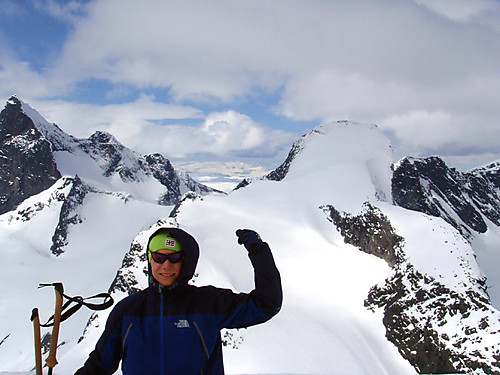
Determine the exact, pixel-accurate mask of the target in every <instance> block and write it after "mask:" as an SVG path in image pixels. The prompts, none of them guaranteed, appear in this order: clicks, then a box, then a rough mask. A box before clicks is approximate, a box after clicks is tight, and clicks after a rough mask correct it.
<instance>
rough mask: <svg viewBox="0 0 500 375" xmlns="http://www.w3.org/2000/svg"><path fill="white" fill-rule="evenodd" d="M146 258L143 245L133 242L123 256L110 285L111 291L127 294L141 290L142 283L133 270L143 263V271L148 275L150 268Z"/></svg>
mask: <svg viewBox="0 0 500 375" xmlns="http://www.w3.org/2000/svg"><path fill="white" fill-rule="evenodd" d="M146 264H147V259H146V251H145V250H144V249H143V248H142V246H141V245H140V244H139V243H137V242H133V243H132V245H131V246H130V250H129V252H128V253H127V254H125V257H124V258H123V261H122V265H121V267H120V269H119V270H118V272H117V273H116V276H115V279H114V280H113V283H112V284H111V286H110V287H109V290H108V292H109V293H119V292H123V293H126V294H127V295H131V294H134V293H136V292H138V291H140V290H141V289H142V288H141V287H140V283H139V281H138V280H137V278H136V277H135V274H134V272H133V269H134V267H136V266H138V265H142V267H143V272H144V274H145V276H146V277H147V274H148V269H147V266H145V265H146Z"/></svg>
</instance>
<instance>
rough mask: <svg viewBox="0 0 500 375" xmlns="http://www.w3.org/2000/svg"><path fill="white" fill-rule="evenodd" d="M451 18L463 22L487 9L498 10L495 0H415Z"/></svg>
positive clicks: (499, 7) (499, 5) (498, 5)
mask: <svg viewBox="0 0 500 375" xmlns="http://www.w3.org/2000/svg"><path fill="white" fill-rule="evenodd" d="M415 1H416V2H417V4H422V5H424V6H426V7H428V8H429V9H432V10H433V11H435V12H437V13H439V14H442V15H444V16H446V17H448V18H449V19H451V20H454V21H459V22H464V21H468V20H470V19H471V18H473V17H475V16H478V15H481V14H483V13H485V12H488V11H498V10H500V4H499V3H498V1H497V0H415Z"/></svg>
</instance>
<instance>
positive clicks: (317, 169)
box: [0, 98, 500, 375]
mask: <svg viewBox="0 0 500 375" xmlns="http://www.w3.org/2000/svg"><path fill="white" fill-rule="evenodd" d="M10 106H16V108H11V107H10ZM7 109H8V110H9V111H13V110H14V109H16V110H17V111H18V117H17V118H22V116H21V113H24V114H25V115H26V116H27V117H29V118H30V119H32V120H33V123H34V124H37V125H36V129H38V131H39V133H40V134H41V137H40V136H38V135H37V137H36V139H37V140H38V141H37V142H33V145H31V146H32V147H27V146H28V145H30V142H25V143H23V144H24V147H25V148H24V149H23V150H26V155H24V153H23V152H22V151H19V154H23V157H28V156H29V155H28V153H29V150H32V149H35V145H36V146H37V147H36V150H39V149H42V148H43V147H44V146H41V145H39V144H41V143H43V141H45V142H48V144H49V145H50V150H51V154H52V155H53V160H50V157H49V158H48V159H47V165H45V164H43V163H40V164H41V165H44V167H45V168H46V169H47V171H52V172H53V173H52V172H47V173H46V174H45V173H43V172H41V171H43V168H39V169H37V171H38V174H36V173H33V177H32V179H31V180H37V181H38V180H40V181H41V182H40V183H39V184H37V186H40V187H39V188H38V192H37V191H36V190H32V191H31V192H30V193H29V194H27V193H25V195H23V196H21V197H18V196H17V195H16V194H15V190H14V189H11V190H8V189H6V190H5V191H7V192H8V193H9V192H10V193H9V194H10V195H9V196H8V198H9V200H8V199H5V200H2V201H1V203H2V204H3V203H4V202H9V201H14V199H17V200H18V203H16V204H14V206H13V207H15V208H8V209H5V211H4V213H3V214H2V215H0V259H1V263H0V264H1V265H2V266H1V267H2V268H1V270H0V271H1V272H0V288H1V290H0V293H1V294H0V295H1V296H2V297H1V302H0V322H1V323H0V372H1V371H29V370H30V369H31V368H32V367H33V366H34V360H33V349H32V347H33V334H32V332H31V331H32V328H31V322H30V321H29V317H30V315H31V309H32V308H33V307H38V308H39V309H40V312H41V315H42V320H43V318H47V317H48V316H50V315H51V313H52V311H53V304H54V302H53V292H51V291H50V290H48V288H46V289H47V290H46V289H41V290H37V286H38V284H39V283H40V282H52V281H62V282H63V283H64V286H65V290H66V291H67V293H68V294H71V295H75V294H76V295H83V296H87V295H92V294H96V293H98V292H102V291H107V290H109V291H110V292H111V293H112V295H113V297H114V299H115V300H119V299H120V298H123V297H124V296H126V295H127V294H130V293H133V292H134V291H135V290H137V289H138V288H143V287H145V286H146V285H147V280H146V275H145V273H144V271H145V267H146V263H145V257H144V255H145V253H144V246H145V242H146V240H147V238H148V235H149V233H151V231H153V230H154V229H155V228H156V226H157V225H161V224H162V223H165V222H168V223H170V224H171V225H178V226H180V227H182V228H183V229H185V230H187V231H188V232H190V233H192V234H193V235H194V237H195V238H197V240H198V242H199V243H200V247H201V256H200V261H199V264H198V268H197V271H196V277H195V279H194V280H193V282H194V283H195V284H196V285H205V284H213V285H217V286H221V287H228V288H232V289H234V290H238V291H248V290H251V288H252V287H253V276H252V269H251V266H250V263H249V261H248V258H247V256H246V254H245V251H244V250H242V248H241V246H238V245H237V243H236V237H235V234H234V232H235V230H236V229H238V228H253V229H255V230H257V231H258V232H259V233H260V234H261V236H262V238H264V239H265V240H266V241H267V242H268V243H269V244H270V246H271V248H272V250H273V254H274V255H275V258H276V263H277V265H278V268H279V269H280V272H281V275H282V281H283V289H284V305H283V309H282V311H281V312H280V313H279V314H278V315H277V316H276V317H275V318H273V319H272V320H271V321H269V322H267V323H266V324H263V325H261V326H256V327H252V328H249V329H245V330H232V331H227V332H225V334H224V341H225V344H226V346H225V352H224V358H225V364H226V372H227V373H228V374H257V373H259V374H284V373H288V374H370V375H373V374H412V373H450V372H466V371H470V372H472V373H477V374H480V373H490V374H494V373H499V372H500V344H499V343H500V312H499V310H498V309H499V308H500V287H499V286H498V285H500V284H498V283H497V281H498V279H497V278H496V277H497V276H496V273H497V270H498V266H499V265H500V249H499V247H498V243H500V242H499V240H500V228H499V226H498V221H495V220H494V217H493V216H492V215H490V214H488V212H491V213H493V212H494V210H495V207H498V204H499V200H498V196H499V194H500V193H499V187H498V185H495V181H496V182H498V178H499V176H498V168H495V167H494V166H493V165H492V166H490V167H485V168H479V169H477V170H474V171H470V172H467V173H469V174H459V173H458V172H456V173H455V172H453V170H451V169H449V168H447V167H446V166H445V165H444V163H443V164H441V163H442V161H440V159H437V158H435V159H434V158H433V159H411V158H407V159H404V160H403V161H401V162H399V163H396V164H393V159H392V154H391V150H390V145H389V142H388V140H387V138H386V137H385V136H384V135H383V133H382V132H381V131H380V130H379V129H378V128H377V127H376V126H374V125H366V124H357V123H353V122H347V121H343V122H335V123H328V124H322V125H320V126H318V127H316V128H315V129H313V130H312V131H311V132H310V133H308V134H306V135H304V136H303V137H301V138H300V139H299V140H297V142H296V143H295V144H294V145H293V146H292V148H291V151H290V154H289V156H288V158H287V159H286V160H285V161H284V163H283V164H282V165H281V166H280V167H278V168H277V169H276V170H275V171H273V172H271V173H270V174H269V175H267V176H264V177H263V178H262V179H258V180H252V181H245V182H244V183H242V184H240V186H239V188H238V189H236V190H234V191H233V192H231V193H230V194H227V195H225V194H218V193H211V192H208V191H205V192H206V194H205V195H202V194H200V193H201V190H200V189H199V186H200V185H198V184H196V183H194V182H192V185H190V186H191V187H192V189H191V188H190V186H183V187H182V188H181V187H179V188H178V190H175V189H174V190H175V192H176V193H177V192H179V193H180V194H182V193H184V192H187V191H188V190H191V192H188V193H187V194H184V195H183V198H180V196H179V195H175V196H176V199H172V200H170V198H168V199H167V198H165V199H163V198H164V197H165V194H166V193H165V189H167V190H168V187H166V185H164V184H163V183H162V182H160V179H159V178H158V177H155V176H158V175H162V173H163V172H164V169H167V170H170V169H168V165H169V164H168V163H166V162H164V161H163V160H166V159H163V160H162V162H161V163H158V164H156V165H158V169H154V168H152V167H151V165H153V164H154V163H151V162H147V161H146V159H147V158H146V157H141V156H135V153H133V152H132V151H130V150H126V149H125V148H121V147H123V146H121V147H120V145H119V144H118V142H116V140H114V139H113V137H112V136H111V135H109V134H105V133H96V134H94V135H93V136H92V137H90V138H89V139H88V140H78V139H75V138H73V137H71V136H69V135H67V134H65V133H64V132H63V131H62V130H60V129H59V128H57V127H55V126H54V125H53V124H48V123H47V122H46V121H45V120H43V118H42V117H41V116H40V115H39V114H37V113H36V112H35V111H34V110H33V109H31V108H29V107H28V106H27V105H26V104H24V103H22V102H21V101H19V100H15V99H14V98H11V99H10V100H9V102H8V103H7V106H6V109H5V110H4V112H2V115H0V116H1V117H0V125H1V127H2V128H3V127H6V125H4V124H5V123H6V122H5V118H7V114H5V112H6V111H7ZM9 113H10V112H9ZM25 120H26V119H25V118H24V121H25ZM9 126H10V125H9ZM9 129H10V128H9ZM31 132H32V133H36V131H31ZM9 134H10V135H12V134H13V133H12V131H11V130H8V131H4V130H2V129H0V135H1V137H2V138H1V139H0V141H2V140H3V141H2V142H3V143H2V148H1V150H2V152H4V154H3V155H4V156H5V157H6V160H8V158H9V157H8V156H7V155H6V154H5V152H6V151H8V150H9V148H8V147H7V148H6V150H4V146H3V145H12V144H14V143H16V142H17V144H21V143H22V142H20V141H13V140H12V139H10V138H9V139H8V140H7V141H5V139H7V138H8V135H9ZM23 134H25V133H23ZM11 138H12V137H11ZM19 139H21V138H19ZM24 139H28V138H27V136H24ZM29 139H31V138H29ZM98 145H99V147H98ZM40 152H41V151H40ZM116 155H119V156H118V157H116ZM48 156H50V153H49V155H48ZM156 159H157V160H160V159H162V157H161V156H159V155H157V156H156ZM434 162H435V163H436V164H435V165H440V166H443V168H444V169H443V171H446V172H447V173H449V174H447V175H446V176H453V177H454V178H453V179H451V177H449V178H446V181H447V182H448V183H450V184H451V185H453V184H455V183H456V185H457V189H458V190H454V189H451V188H449V186H451V185H443V184H441V183H440V181H442V179H445V175H444V174H443V173H437V174H436V175H433V174H429V173H427V174H426V173H425V168H424V169H419V168H414V167H415V166H416V165H419V164H422V165H424V164H427V165H431V164H432V163H434ZM23 163H24V162H23ZM18 164H19V163H18ZM35 164H36V163H35ZM10 165H12V166H14V165H16V164H7V163H5V162H4V164H2V169H1V172H2V180H0V183H1V184H4V185H5V186H6V187H8V186H9V185H12V184H13V182H12V183H10V184H9V182H8V181H6V180H5V178H7V177H4V176H8V177H9V178H14V179H16V177H19V178H18V180H19V179H21V176H20V175H15V173H14V172H15V170H14V171H12V170H9V173H10V174H7V172H6V170H7V169H8V168H7V167H4V166H10ZM160 165H162V166H163V167H160ZM51 166H52V167H51ZM54 166H55V169H54V168H53V167H54ZM56 171H59V173H60V176H58V174H57V172H56ZM155 173H156V175H155ZM453 173H455V174H453ZM12 176H14V177H12ZM464 176H476V177H477V178H479V177H480V176H481V178H484V181H488V184H487V187H485V186H484V184H483V183H481V180H478V181H479V182H478V184H479V185H478V187H474V185H473V184H472V182H471V180H470V179H469V180H467V179H466V178H465V177H464ZM42 177H45V180H46V181H45V180H44V179H43V178H42ZM440 179H441V180H440ZM174 180H175V179H174ZM179 180H181V179H180V177H179ZM12 181H13V180H12ZM47 181H48V182H47ZM169 181H171V179H170V180H169ZM46 185H48V186H46ZM446 186H448V187H446ZM479 186H480V187H482V189H483V190H481V191H483V192H484V194H481V191H480V190H479ZM495 186H496V187H495ZM3 191H4V190H2V195H4V194H7V193H4V192H3ZM7 195H8V194H7ZM7 195H6V196H7ZM159 197H160V198H159ZM464 201H465V202H466V203H467V204H469V205H470V207H471V209H468V210H466V211H467V212H472V211H474V212H476V213H475V214H471V215H472V216H470V217H476V216H477V217H476V220H475V221H472V222H471V221H469V220H468V217H469V216H467V215H462V214H461V213H462V212H463V211H464V210H463V209H462V208H463V207H464V206H465V202H464ZM160 203H163V204H164V205H162V204H160ZM437 203H439V205H438V204H437ZM432 207H438V209H432ZM478 217H479V218H481V219H482V220H483V222H484V224H485V225H486V229H485V230H478V228H481V227H477V226H476V227H474V226H473V225H471V223H476V222H479V220H477V219H478ZM450 219H453V220H450ZM108 313H109V310H105V311H102V312H99V313H94V314H92V312H90V311H86V310H83V309H82V310H80V311H78V312H77V313H76V314H75V315H74V316H73V317H71V318H70V319H69V320H68V321H66V322H64V323H62V326H61V333H60V339H59V343H60V344H61V346H60V348H59V352H58V360H59V365H58V366H57V367H56V368H55V373H57V374H71V373H73V371H74V370H75V369H76V368H77V367H79V366H80V365H81V364H82V363H83V362H84V360H85V359H86V357H87V355H88V353H89V352H90V350H91V349H92V347H93V346H94V344H95V341H96V340H97V338H98V337H99V334H100V332H102V329H103V326H104V323H105V320H106V317H107V314H108ZM47 333H48V332H44V334H47Z"/></svg>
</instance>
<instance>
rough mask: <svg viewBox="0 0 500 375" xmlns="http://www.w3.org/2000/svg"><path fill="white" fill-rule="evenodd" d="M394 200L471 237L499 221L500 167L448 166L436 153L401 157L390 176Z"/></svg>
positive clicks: (399, 204) (397, 203)
mask: <svg viewBox="0 0 500 375" xmlns="http://www.w3.org/2000/svg"><path fill="white" fill-rule="evenodd" d="M392 197H393V202H394V204H396V205H398V206H401V207H404V208H407V209H410V210H414V211H419V212H423V213H426V214H428V215H432V216H436V217H441V218H443V219H444V220H446V221H447V222H448V223H450V224H451V225H453V226H454V227H455V228H456V229H458V230H459V231H460V232H461V233H462V235H464V236H465V237H466V238H468V239H470V238H471V236H472V233H473V232H477V233H484V232H486V230H487V229H488V227H487V224H486V221H485V219H484V218H488V219H489V220H490V221H492V222H493V223H494V224H496V225H500V214H499V212H500V167H499V166H498V165H497V164H492V165H490V166H488V167H485V168H479V169H475V170H472V171H469V172H460V171H458V170H456V169H454V168H449V167H448V166H447V165H446V163H445V162H444V161H443V160H442V159H440V158H439V157H435V156H434V157H428V158H404V159H403V160H401V161H400V162H399V163H398V164H397V165H396V166H395V168H394V173H393V177H392Z"/></svg>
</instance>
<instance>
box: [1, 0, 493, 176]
mask: <svg viewBox="0 0 500 375" xmlns="http://www.w3.org/2000/svg"><path fill="white" fill-rule="evenodd" d="M498 61H500V2H499V1H497V0H377V1H376V2H375V1H372V0H355V1H353V0H335V1H327V0H308V1H303V0H273V1H268V2H259V1H250V0H239V1H233V0H211V1H201V0H197V1H196V0H171V1H163V0H147V1H121V0H93V1H57V0H32V1H31V0H0V99H1V98H2V97H3V98H4V99H5V100H6V99H7V98H8V97H9V96H10V95H12V94H16V95H18V96H19V97H20V99H22V100H23V101H25V102H28V103H29V104H30V105H32V106H33V107H34V108H35V109H37V110H38V111H39V112H40V113H41V114H42V115H43V116H44V117H46V118H47V119H48V120H49V121H52V122H55V123H57V124H58V125H59V126H60V127H61V128H62V129H63V130H65V131H66V132H68V133H70V134H73V135H75V136H77V137H88V136H89V135H90V134H92V133H93V132H94V131H95V130H106V131H109V132H111V133H112V134H113V135H115V137H116V138H118V140H120V141H121V142H122V143H124V144H125V145H126V146H128V147H130V148H133V149H135V150H136V151H138V152H141V153H146V152H161V153H163V154H164V155H165V156H167V157H169V158H171V159H172V160H178V161H183V162H189V161H198V162H200V161H226V162H228V161H244V162H248V163H250V164H252V165H254V166H255V165H261V166H262V167H263V168H264V169H266V168H267V169H269V168H271V167H273V166H276V164H278V163H280V162H281V161H283V159H284V157H285V156H286V153H287V152H288V150H289V149H290V146H291V144H292V143H293V141H294V140H295V139H297V137H299V136H300V135H302V134H304V133H306V132H307V131H309V130H311V129H312V128H313V127H314V126H316V125H318V124H320V123H321V122H323V121H332V120H344V119H349V120H353V121H358V122H368V123H375V124H377V125H378V126H379V127H380V128H381V129H382V130H383V131H384V132H385V133H386V134H387V135H388V136H389V137H390V139H391V143H392V145H393V149H394V158H395V159H398V158H400V157H401V156H404V155H411V156H428V155H439V156H442V157H443V158H444V159H445V160H446V161H447V162H448V163H449V164H450V165H453V166H457V167H459V168H462V169H465V168H469V167H473V166H477V165H481V164H484V163H488V162H490V161H494V160H498V159H500V142H499V141H498V139H500V105H499V104H500V103H499V101H498V98H500V64H499V63H498Z"/></svg>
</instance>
